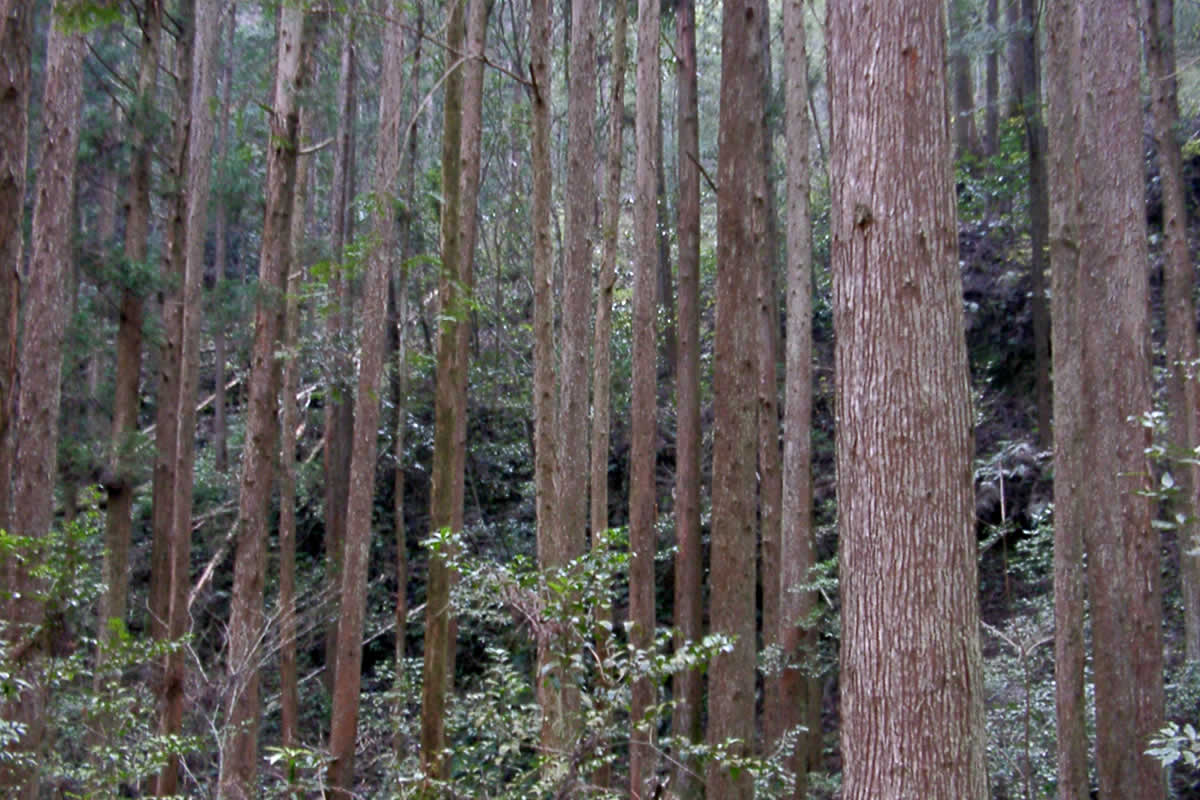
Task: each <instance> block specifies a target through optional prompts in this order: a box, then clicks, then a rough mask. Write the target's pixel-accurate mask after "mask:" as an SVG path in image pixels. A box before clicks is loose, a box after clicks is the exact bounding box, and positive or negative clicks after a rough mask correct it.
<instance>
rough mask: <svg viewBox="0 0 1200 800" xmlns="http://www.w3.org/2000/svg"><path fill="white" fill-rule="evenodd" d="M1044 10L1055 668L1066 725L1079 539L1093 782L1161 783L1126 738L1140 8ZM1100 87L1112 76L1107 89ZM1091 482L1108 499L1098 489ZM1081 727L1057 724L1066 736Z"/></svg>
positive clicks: (1140, 463)
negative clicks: (1050, 195)
mask: <svg viewBox="0 0 1200 800" xmlns="http://www.w3.org/2000/svg"><path fill="white" fill-rule="evenodd" d="M1050 14H1051V15H1052V17H1051V20H1052V21H1051V29H1050V38H1049V48H1048V50H1049V53H1050V56H1051V61H1050V62H1049V63H1050V67H1051V69H1050V70H1048V71H1047V74H1050V75H1052V77H1051V86H1050V92H1049V98H1048V99H1049V109H1050V114H1051V123H1052V124H1051V128H1050V130H1051V134H1052V135H1051V148H1052V150H1051V152H1052V163H1053V167H1054V172H1053V175H1054V184H1053V187H1054V188H1053V191H1054V199H1055V206H1056V207H1055V209H1054V212H1055V215H1056V222H1055V225H1054V228H1053V230H1054V234H1053V238H1052V240H1051V247H1052V250H1051V253H1052V267H1053V271H1054V289H1053V292H1052V295H1051V296H1052V298H1053V314H1054V337H1055V343H1054V348H1053V352H1054V361H1055V364H1054V375H1055V403H1054V405H1055V409H1054V416H1055V482H1054V491H1055V516H1056V519H1055V525H1056V528H1058V527H1059V526H1061V528H1062V533H1061V535H1060V534H1059V533H1058V532H1057V531H1056V537H1057V538H1061V540H1062V543H1063V545H1064V548H1063V551H1062V554H1061V555H1062V557H1063V561H1062V562H1059V555H1060V554H1059V553H1058V552H1056V555H1055V558H1056V568H1057V567H1062V568H1063V570H1064V575H1063V578H1064V580H1063V584H1062V591H1063V592H1064V594H1063V596H1062V598H1061V604H1060V598H1059V597H1058V596H1056V599H1055V600H1056V617H1057V616H1058V614H1059V613H1061V614H1062V615H1063V616H1062V617H1061V618H1059V619H1057V620H1056V631H1057V632H1058V635H1059V637H1060V641H1059V643H1058V644H1059V647H1060V648H1062V649H1060V651H1059V654H1060V655H1064V662H1062V663H1059V664H1057V665H1056V673H1061V674H1062V676H1063V677H1062V680H1063V684H1064V690H1065V689H1067V688H1070V689H1071V690H1073V691H1078V694H1076V695H1074V696H1069V697H1068V696H1064V695H1060V696H1059V700H1060V702H1061V703H1063V705H1062V706H1060V712H1062V713H1064V717H1063V719H1062V720H1060V724H1063V725H1071V724H1075V725H1077V724H1078V715H1077V712H1076V714H1075V716H1074V719H1071V718H1069V717H1067V716H1066V712H1069V711H1072V710H1073V709H1072V705H1073V704H1074V703H1076V702H1078V701H1079V699H1080V698H1081V696H1082V691H1079V690H1078V688H1077V687H1078V684H1077V683H1076V682H1077V681H1079V677H1078V675H1076V674H1075V672H1074V671H1075V670H1079V669H1080V668H1081V667H1082V658H1081V656H1080V654H1078V653H1077V654H1073V655H1072V656H1071V657H1070V658H1067V657H1066V656H1067V654H1066V653H1064V652H1063V651H1064V650H1065V649H1067V647H1068V645H1069V646H1070V647H1071V648H1074V649H1076V650H1079V649H1081V642H1082V636H1081V632H1080V625H1079V620H1081V619H1082V608H1081V607H1080V606H1078V605H1075V606H1074V607H1073V608H1067V607H1066V604H1067V602H1071V603H1074V604H1078V603H1079V602H1080V600H1081V599H1082V593H1081V592H1080V591H1079V590H1078V588H1077V586H1076V585H1075V583H1074V581H1073V577H1072V576H1073V573H1075V572H1077V570H1078V561H1075V560H1074V559H1077V558H1078V556H1079V555H1080V553H1079V549H1078V544H1077V542H1078V541H1080V540H1081V541H1082V542H1083V548H1084V549H1085V551H1086V577H1087V597H1088V607H1089V609H1090V610H1091V620H1092V625H1091V628H1092V642H1093V647H1094V650H1093V660H1092V665H1093V676H1094V681H1095V697H1096V732H1097V733H1096V738H1097V741H1096V767H1097V775H1098V777H1099V783H1100V795H1101V796H1102V797H1138V798H1155V797H1163V796H1164V795H1165V792H1166V787H1165V785H1164V782H1163V771H1162V769H1161V768H1160V767H1159V765H1158V763H1157V762H1156V761H1155V760H1154V759H1153V758H1151V757H1149V756H1147V755H1145V754H1144V753H1143V752H1142V750H1143V747H1141V746H1138V747H1131V746H1130V739H1131V736H1132V739H1133V741H1135V742H1146V741H1148V740H1149V737H1150V736H1151V735H1152V734H1153V733H1154V732H1155V731H1156V730H1157V729H1158V727H1159V726H1160V725H1161V724H1162V715H1163V682H1162V631H1161V624H1162V606H1161V602H1162V600H1161V595H1160V589H1159V583H1160V580H1159V575H1160V572H1161V563H1160V556H1159V548H1160V542H1159V539H1160V537H1159V535H1158V533H1157V532H1156V531H1155V530H1154V529H1153V528H1152V527H1151V526H1150V517H1151V510H1150V499H1149V497H1148V492H1149V490H1150V489H1151V486H1150V481H1149V473H1148V470H1147V467H1146V454H1145V450H1146V448H1147V446H1148V445H1149V444H1150V432H1149V430H1148V429H1147V428H1145V427H1144V426H1142V425H1140V424H1138V423H1137V422H1136V421H1131V420H1136V419H1137V418H1138V417H1139V416H1140V415H1142V414H1144V413H1145V412H1146V411H1147V410H1148V409H1149V408H1150V402H1151V400H1150V375H1149V371H1150V367H1149V365H1150V353H1149V347H1150V328H1149V318H1148V317H1149V301H1148V298H1149V287H1148V280H1147V270H1146V263H1147V250H1146V234H1147V231H1146V215H1145V188H1144V186H1145V183H1144V174H1143V171H1144V167H1143V164H1142V113H1141V95H1140V86H1139V81H1140V77H1141V76H1140V68H1139V64H1138V52H1139V45H1140V42H1139V41H1138V15H1137V7H1136V5H1135V3H1133V2H1132V1H1131V0H1126V2H1119V3H1113V2H1089V3H1084V4H1082V5H1076V6H1075V7H1073V8H1063V7H1061V6H1060V5H1059V4H1058V3H1051V4H1050ZM1058 69H1062V70H1063V71H1062V72H1061V73H1058V72H1056V70H1058ZM1093 86H1104V87H1106V88H1105V92H1104V94H1103V100H1102V101H1100V100H1097V98H1096V96H1095V95H1094V90H1093V88H1092V87H1093ZM1064 118H1067V120H1068V121H1067V123H1066V124H1064ZM1072 125H1074V126H1077V127H1073V128H1072V127H1071V126H1072ZM1074 181H1077V183H1075V184H1074V185H1072V183H1071V182H1074ZM1060 182H1061V183H1060ZM1097 465H1103V468H1099V469H1098V468H1097ZM1098 497H1104V498H1109V499H1110V501H1109V502H1106V503H1097V502H1096V498H1098ZM1057 544H1058V541H1057V539H1056V545H1057ZM1068 557H1070V558H1071V559H1072V560H1073V561H1072V563H1066V561H1065V559H1066V558H1068ZM1058 577H1059V576H1058V575H1057V574H1056V580H1055V587H1056V592H1058V591H1059V582H1058ZM1075 736H1078V734H1077V733H1075V732H1074V731H1073V730H1071V729H1070V728H1068V729H1066V730H1063V729H1062V728H1060V738H1061V739H1062V740H1064V741H1066V742H1072V741H1073V737H1075ZM1072 755H1074V756H1075V757H1076V758H1078V756H1079V754H1078V752H1075V753H1073V754H1072ZM1063 766H1064V768H1065V774H1063V775H1060V786H1063V787H1067V788H1071V789H1073V788H1074V787H1076V786H1077V784H1078V783H1079V780H1080V777H1081V776H1082V775H1083V774H1084V773H1083V768H1082V767H1081V766H1078V765H1071V764H1066V765H1063ZM1064 790H1065V789H1064ZM1081 794H1082V790H1081ZM1071 796H1072V797H1077V796H1079V795H1074V794H1072V795H1071Z"/></svg>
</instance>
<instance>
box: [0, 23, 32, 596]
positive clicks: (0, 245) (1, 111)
mask: <svg viewBox="0 0 1200 800" xmlns="http://www.w3.org/2000/svg"><path fill="white" fill-rule="evenodd" d="M6 1H7V0H6ZM0 10H2V11H3V12H4V13H3V14H2V15H0V25H3V26H4V28H3V31H0V314H3V319H4V323H3V327H0V528H3V529H4V530H10V510H11V507H12V505H11V504H12V478H13V472H12V466H13V463H12V462H13V448H14V447H15V444H14V442H13V438H12V422H13V416H14V412H15V411H16V393H17V382H16V378H17V340H18V325H19V321H20V318H21V314H20V298H21V263H22V259H23V255H24V237H25V231H24V225H23V223H24V220H25V161H26V156H27V152H28V148H29V91H30V83H29V59H30V50H31V42H30V40H31V37H32V20H31V19H30V9H29V7H28V5H27V4H26V3H13V4H11V5H6V6H5V7H4V8H3V9H0ZM8 572H9V568H8V567H7V566H5V568H4V574H2V575H0V584H2V585H3V586H5V587H10V586H12V583H11V581H12V577H13V576H11V575H9V574H8Z"/></svg>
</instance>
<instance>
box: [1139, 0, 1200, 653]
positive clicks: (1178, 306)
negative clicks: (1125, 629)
mask: <svg viewBox="0 0 1200 800" xmlns="http://www.w3.org/2000/svg"><path fill="white" fill-rule="evenodd" d="M1145 37H1146V46H1145V50H1146V67H1147V71H1148V72H1149V74H1150V89H1151V91H1150V108H1151V111H1152V112H1153V115H1154V139H1155V142H1156V143H1157V145H1158V174H1159V180H1160V185H1161V186H1162V201H1163V239H1164V242H1163V273H1164V277H1165V282H1166V285H1165V287H1164V291H1163V296H1164V297H1165V298H1166V303H1167V313H1166V323H1167V364H1168V365H1169V366H1170V377H1169V379H1168V388H1167V418H1168V423H1169V426H1170V437H1171V438H1170V441H1171V450H1172V456H1173V457H1176V458H1182V457H1184V455H1185V454H1190V453H1192V452H1194V450H1195V447H1196V446H1197V445H1198V444H1200V430H1197V426H1198V423H1200V417H1198V416H1197V414H1198V413H1200V409H1198V408H1197V405H1196V404H1197V391H1196V366H1195V362H1196V358H1197V346H1196V324H1195V320H1196V304H1195V301H1194V300H1193V299H1192V295H1193V292H1194V291H1195V282H1196V281H1195V275H1194V270H1193V267H1192V258H1191V254H1190V252H1189V249H1188V239H1187V230H1188V217H1187V205H1186V195H1185V192H1184V186H1183V158H1182V156H1181V154H1180V149H1179V140H1178V138H1176V128H1177V126H1178V125H1179V89H1178V84H1177V81H1176V78H1175V2H1174V0H1146V4H1145ZM1171 473H1172V474H1173V475H1174V476H1175V483H1176V486H1177V487H1178V491H1179V493H1178V495H1176V498H1177V499H1176V500H1175V502H1173V504H1172V508H1173V510H1174V512H1175V516H1176V517H1177V518H1182V519H1183V520H1184V522H1182V523H1181V524H1180V526H1179V528H1178V540H1179V552H1180V570H1179V572H1180V577H1181V579H1182V581H1181V582H1182V590H1181V594H1182V595H1183V616H1184V641H1185V648H1186V654H1187V658H1188V660H1189V661H1196V660H1200V552H1198V548H1200V538H1198V537H1197V534H1196V530H1197V527H1196V524H1195V513H1196V508H1197V503H1196V497H1197V491H1198V490H1200V480H1198V478H1200V476H1198V475H1197V470H1196V467H1195V465H1192V464H1187V463H1182V462H1181V463H1178V465H1176V466H1173V467H1172V469H1171Z"/></svg>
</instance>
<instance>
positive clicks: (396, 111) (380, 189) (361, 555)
mask: <svg viewBox="0 0 1200 800" xmlns="http://www.w3.org/2000/svg"><path fill="white" fill-rule="evenodd" d="M406 22H407V20H406V18H405V17H403V16H401V15H399V14H394V15H393V16H391V17H390V18H389V20H388V22H387V27H386V28H385V30H384V39H383V64H382V67H383V73H382V74H383V85H382V87H381V89H380V97H379V118H380V127H379V133H378V137H377V139H376V156H375V196H376V202H375V213H374V215H373V216H374V219H373V225H374V229H375V230H374V237H373V241H374V242H375V245H374V247H372V248H371V254H370V260H369V262H368V267H367V274H366V287H365V290H364V292H363V306H362V314H363V333H362V348H361V354H360V357H359V372H358V393H357V394H356V395H355V404H354V439H353V441H354V445H353V454H352V456H351V459H350V497H349V505H348V507H347V509H346V549H345V553H344V556H343V558H342V576H341V577H342V589H341V606H340V613H339V620H338V645H337V670H336V676H337V679H336V683H335V684H334V692H333V719H332V723H331V730H330V734H329V751H330V755H331V756H332V757H333V760H332V761H331V762H330V765H329V787H330V790H331V791H332V794H333V796H334V797H335V798H346V800H349V798H350V797H351V789H352V788H353V785H354V743H355V734H356V732H357V728H358V702H359V690H360V689H361V685H362V637H363V623H364V620H365V617H366V605H367V563H368V556H369V555H370V551H371V512H372V510H373V507H374V499H375V462H376V455H377V451H378V430H379V397H380V389H381V388H382V383H383V360H384V350H385V347H386V345H387V295H388V283H389V282H390V279H391V271H392V259H393V252H394V251H395V249H396V243H397V232H396V215H395V213H394V209H395V208H397V207H398V204H397V203H396V200H395V196H394V191H395V188H394V187H395V186H396V185H397V183H398V182H399V179H400V139H401V136H402V135H403V134H402V118H403V116H404V88H405V87H404V32H405V24H406Z"/></svg>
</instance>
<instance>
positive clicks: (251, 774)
mask: <svg viewBox="0 0 1200 800" xmlns="http://www.w3.org/2000/svg"><path fill="white" fill-rule="evenodd" d="M307 49H308V36H307V25H306V13H305V11H304V9H303V8H301V7H298V6H291V5H287V4H285V5H283V6H281V7H280V10H279V33H278V50H277V56H276V57H277V63H276V73H275V90H274V101H273V103H272V109H271V114H270V123H271V142H270V148H269V150H268V153H267V206H266V212H265V215H264V221H263V236H262V254H261V257H260V259H259V278H258V280H259V292H258V301H257V303H256V310H255V314H254V349H253V353H252V356H251V364H250V383H249V391H250V397H249V403H248V408H247V421H246V446H245V454H244V455H243V457H242V478H241V485H240V491H239V500H238V517H237V523H236V524H237V526H238V530H237V554H236V556H235V560H234V573H233V596H232V599H231V607H230V614H229V645H228V670H229V676H228V680H229V686H228V689H227V695H226V708H227V717H226V719H227V720H228V722H227V723H226V724H227V728H228V730H229V733H228V735H227V736H226V738H225V740H224V741H223V742H222V747H221V778H220V781H221V784H220V791H221V795H222V796H223V797H226V798H230V799H231V800H242V798H249V797H253V796H254V793H255V773H256V770H257V766H258V718H259V713H260V701H259V694H258V692H259V664H260V661H261V660H262V655H263V651H262V648H261V647H260V642H261V641H262V638H263V636H264V632H265V627H266V619H265V618H264V616H263V584H264V580H265V577H266V576H265V572H266V551H267V532H268V529H267V524H268V521H269V520H268V516H269V512H270V504H271V476H272V475H273V474H274V469H273V465H274V461H275V457H276V454H277V442H278V439H277V435H278V420H277V419H276V416H275V414H276V408H277V405H276V398H277V397H278V395H279V382H280V365H279V359H278V357H277V353H278V347H279V340H280V333H281V332H280V330H279V323H280V316H281V315H280V313H279V303H280V302H282V298H281V297H280V295H281V293H282V292H283V290H284V288H285V281H286V279H287V274H288V271H289V270H290V269H291V267H292V256H293V254H292V252H291V236H290V234H291V225H292V221H291V217H292V204H293V195H294V193H295V188H296V159H297V152H298V150H299V123H300V113H299V107H298V100H297V93H298V90H299V89H301V88H302V87H303V85H304V82H305V77H306V76H305V62H306V57H307Z"/></svg>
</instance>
